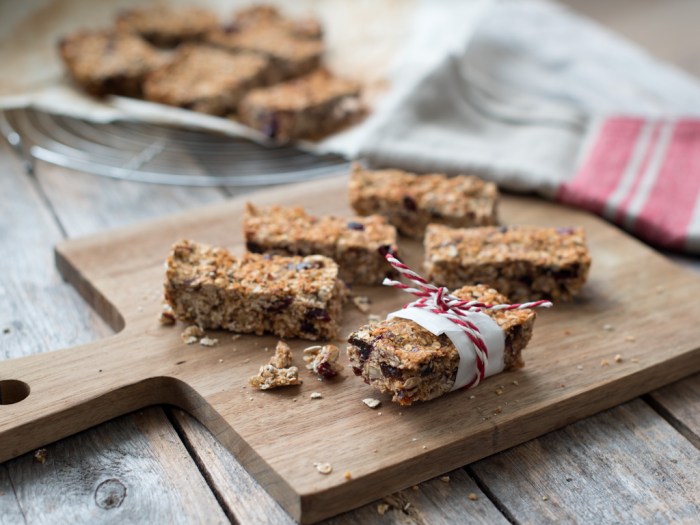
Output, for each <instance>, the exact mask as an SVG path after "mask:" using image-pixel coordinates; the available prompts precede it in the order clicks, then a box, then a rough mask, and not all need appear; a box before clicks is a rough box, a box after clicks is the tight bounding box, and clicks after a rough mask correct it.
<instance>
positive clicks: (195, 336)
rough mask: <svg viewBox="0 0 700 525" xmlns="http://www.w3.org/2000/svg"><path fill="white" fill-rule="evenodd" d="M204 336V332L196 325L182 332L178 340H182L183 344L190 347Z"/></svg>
mask: <svg viewBox="0 0 700 525" xmlns="http://www.w3.org/2000/svg"><path fill="white" fill-rule="evenodd" d="M205 335H206V334H205V333H204V330H202V329H201V328H200V327H199V326H197V325H196V324H193V325H191V326H188V327H187V328H185V329H184V330H183V331H182V333H181V334H180V339H182V341H183V342H184V343H185V344H187V345H192V344H194V343H196V342H197V341H199V340H200V339H201V338H202V337H204V336H205Z"/></svg>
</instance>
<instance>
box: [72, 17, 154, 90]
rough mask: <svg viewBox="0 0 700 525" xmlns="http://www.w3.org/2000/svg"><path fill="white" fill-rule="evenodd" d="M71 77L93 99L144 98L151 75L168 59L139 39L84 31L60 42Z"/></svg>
mask: <svg viewBox="0 0 700 525" xmlns="http://www.w3.org/2000/svg"><path fill="white" fill-rule="evenodd" d="M59 52H60V54H61V58H62V59H63V62H64V63H65V65H66V68H67V69H68V72H69V73H70V75H71V77H72V78H73V79H74V80H75V82H76V83H77V84H79V85H80V86H81V87H82V88H83V89H85V91H87V92H88V93H90V94H91V95H94V96H97V97H102V96H105V95H123V96H127V97H140V96H141V93H142V84H143V81H144V79H145V77H146V75H147V74H148V73H150V72H151V71H153V70H154V69H156V68H158V67H160V66H162V65H163V64H164V63H165V62H166V57H165V56H164V55H163V54H162V53H161V52H160V51H158V50H157V49H155V48H153V47H152V46H150V45H149V44H148V43H147V42H144V41H143V40H142V39H140V38H139V37H138V36H136V35H131V34H120V33H116V32H114V31H80V32H77V33H74V34H72V35H69V36H67V37H64V38H63V39H61V41H60V42H59Z"/></svg>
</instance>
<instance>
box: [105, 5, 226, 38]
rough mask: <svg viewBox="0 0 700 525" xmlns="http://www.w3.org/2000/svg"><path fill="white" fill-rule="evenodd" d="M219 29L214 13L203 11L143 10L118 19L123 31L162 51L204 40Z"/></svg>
mask: <svg viewBox="0 0 700 525" xmlns="http://www.w3.org/2000/svg"><path fill="white" fill-rule="evenodd" d="M217 25H218V20H217V18H216V16H215V15H214V13H212V12H210V11H207V10H206V9H202V8H199V7H177V8H173V7H165V6H153V7H139V8H134V9H126V10H124V11H122V12H121V13H120V14H119V16H118V17H117V29H119V31H124V32H132V33H136V34H138V35H140V36H141V37H142V38H144V39H146V40H148V41H149V42H151V43H152V44H153V45H156V46H158V47H175V46H176V45H178V44H181V43H182V42H187V41H198V40H202V39H203V38H204V36H205V35H206V34H207V33H208V32H209V31H212V30H213V29H215V28H216V27H217Z"/></svg>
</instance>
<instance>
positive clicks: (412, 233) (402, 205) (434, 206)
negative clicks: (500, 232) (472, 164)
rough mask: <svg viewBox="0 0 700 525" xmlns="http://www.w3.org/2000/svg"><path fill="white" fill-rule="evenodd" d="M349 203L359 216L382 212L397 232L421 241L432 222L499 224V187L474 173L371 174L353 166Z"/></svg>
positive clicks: (475, 224)
mask: <svg viewBox="0 0 700 525" xmlns="http://www.w3.org/2000/svg"><path fill="white" fill-rule="evenodd" d="M349 194H350V204H351V205H352V207H353V209H354V210H355V211H356V212H357V213H359V214H360V215H370V214H379V215H383V216H384V217H386V218H387V219H388V220H389V222H390V223H391V224H393V225H394V226H396V228H397V229H398V230H399V233H401V234H402V235H405V236H407V237H411V238H414V239H421V238H422V237H423V234H424V233H425V229H426V227H427V226H428V224H430V223H436V224H447V225H450V226H455V227H472V226H485V225H491V224H497V214H496V208H497V205H498V188H497V187H496V185H495V184H494V183H492V182H485V181H483V180H481V179H480V178H478V177H475V176H473V175H458V176H455V177H448V176H447V175H443V174H438V173H433V174H427V175H416V174H413V173H408V172H405V171H401V170H395V169H389V170H368V169H365V168H363V167H362V166H361V165H360V164H357V163H356V164H354V165H353V168H352V173H351V177H350V185H349Z"/></svg>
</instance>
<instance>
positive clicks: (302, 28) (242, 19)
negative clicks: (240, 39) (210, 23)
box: [226, 5, 323, 39]
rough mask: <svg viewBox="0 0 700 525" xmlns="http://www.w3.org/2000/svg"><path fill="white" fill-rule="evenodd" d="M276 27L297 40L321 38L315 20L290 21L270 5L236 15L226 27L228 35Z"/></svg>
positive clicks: (251, 8) (258, 6) (320, 30)
mask: <svg viewBox="0 0 700 525" xmlns="http://www.w3.org/2000/svg"><path fill="white" fill-rule="evenodd" d="M266 26H268V27H269V26H271V27H278V28H281V29H282V30H284V31H287V32H288V33H289V34H290V35H292V36H294V37H297V38H312V39H320V38H322V37H323V29H322V27H321V23H320V22H319V21H318V20H317V19H315V18H299V19H290V18H287V17H285V16H282V14H281V13H280V12H279V10H278V9H277V8H276V7H275V6H272V5H257V6H253V7H249V8H248V9H243V10H242V11H238V12H237V13H236V17H235V18H234V21H233V23H232V24H231V25H229V26H226V30H227V31H228V32H229V33H232V32H234V31H243V30H246V29H250V28H253V27H258V28H259V27H266Z"/></svg>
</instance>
